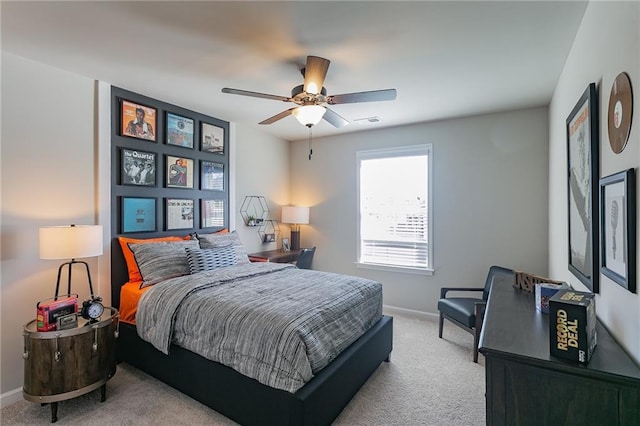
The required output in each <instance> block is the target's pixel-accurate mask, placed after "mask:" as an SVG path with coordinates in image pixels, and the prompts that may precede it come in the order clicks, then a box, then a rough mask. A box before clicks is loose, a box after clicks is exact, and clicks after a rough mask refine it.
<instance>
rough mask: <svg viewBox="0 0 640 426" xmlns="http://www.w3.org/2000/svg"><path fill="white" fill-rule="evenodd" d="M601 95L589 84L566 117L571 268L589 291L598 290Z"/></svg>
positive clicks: (569, 256)
mask: <svg viewBox="0 0 640 426" xmlns="http://www.w3.org/2000/svg"><path fill="white" fill-rule="evenodd" d="M598 121H599V119H598V96H597V92H596V85H595V83H590V84H589V86H587V89H586V90H585V91H584V93H583V94H582V96H581V97H580V99H579V100H578V102H577V103H576V105H575V107H574V108H573V110H572V111H571V113H570V114H569V116H568V117H567V184H568V188H567V194H568V200H567V216H568V222H569V223H568V225H569V235H568V242H569V247H568V248H569V253H568V260H569V262H568V263H569V264H568V267H569V271H571V273H573V275H575V276H576V277H577V278H578V279H579V280H580V281H581V282H582V284H584V285H585V286H586V287H587V288H589V290H591V291H592V292H594V293H597V292H598V291H599V286H598V285H599V278H600V273H599V270H598V264H599V262H598V259H599V258H600V256H599V255H598V250H599V249H600V244H599V241H598V240H599V233H598V225H599V220H598V215H599V212H600V210H599V209H598V205H599V204H598V195H599V194H598V190H597V187H598V177H599V176H600V168H599V165H600V156H599V153H600V144H599V137H598V135H599V126H598Z"/></svg>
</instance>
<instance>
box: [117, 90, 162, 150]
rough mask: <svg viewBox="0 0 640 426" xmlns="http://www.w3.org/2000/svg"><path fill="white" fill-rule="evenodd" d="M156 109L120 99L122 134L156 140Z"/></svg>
mask: <svg viewBox="0 0 640 426" xmlns="http://www.w3.org/2000/svg"><path fill="white" fill-rule="evenodd" d="M156 115H157V110H156V109H155V108H152V107H148V106H146V105H140V104H136V103H134V102H131V101H127V100H124V99H123V100H122V102H121V104H120V122H121V123H122V136H131V137H133V138H138V139H145V140H148V141H153V142H155V141H156V133H155V131H156Z"/></svg>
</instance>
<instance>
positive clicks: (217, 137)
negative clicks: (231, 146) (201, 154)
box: [200, 123, 224, 154]
mask: <svg viewBox="0 0 640 426" xmlns="http://www.w3.org/2000/svg"><path fill="white" fill-rule="evenodd" d="M200 150H201V151H206V152H213V153H215V154H224V129H223V128H222V127H218V126H214V125H213V124H209V123H202V131H201V132H200Z"/></svg>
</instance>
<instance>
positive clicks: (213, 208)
mask: <svg viewBox="0 0 640 426" xmlns="http://www.w3.org/2000/svg"><path fill="white" fill-rule="evenodd" d="M224 223H225V221H224V200H223V199H205V198H203V199H201V200H200V227H201V228H223V227H224Z"/></svg>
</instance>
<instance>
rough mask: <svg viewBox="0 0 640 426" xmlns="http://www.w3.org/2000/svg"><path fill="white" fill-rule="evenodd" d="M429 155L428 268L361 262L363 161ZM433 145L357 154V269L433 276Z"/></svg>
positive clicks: (368, 151) (374, 150) (372, 150)
mask: <svg viewBox="0 0 640 426" xmlns="http://www.w3.org/2000/svg"><path fill="white" fill-rule="evenodd" d="M425 154H426V155H427V200H428V201H427V232H428V235H427V268H426V269H423V268H410V267H403V266H396V265H381V264H374V263H365V262H361V261H360V259H361V250H360V247H361V241H360V225H361V224H360V217H361V214H360V164H361V162H362V160H370V159H376V158H393V157H405V156H410V155H425ZM432 165H433V145H432V144H421V145H411V146H401V147H394V148H382V149H371V150H366V151H357V152H356V174H357V177H356V179H357V184H356V196H357V207H356V225H357V226H356V247H357V253H356V256H357V257H356V262H355V264H356V267H358V268H364V269H375V270H383V271H395V272H407V273H413V274H420V275H433V273H434V269H433V252H434V250H433V166H432Z"/></svg>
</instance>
